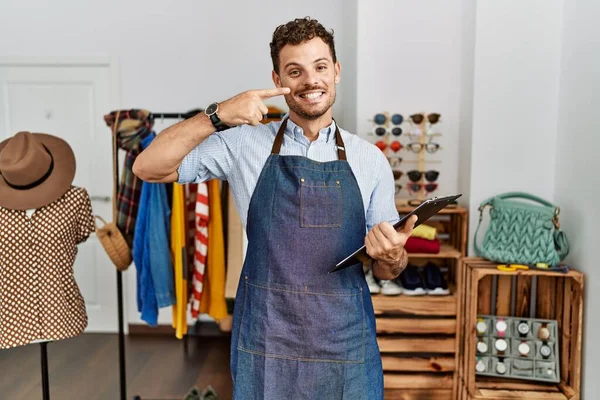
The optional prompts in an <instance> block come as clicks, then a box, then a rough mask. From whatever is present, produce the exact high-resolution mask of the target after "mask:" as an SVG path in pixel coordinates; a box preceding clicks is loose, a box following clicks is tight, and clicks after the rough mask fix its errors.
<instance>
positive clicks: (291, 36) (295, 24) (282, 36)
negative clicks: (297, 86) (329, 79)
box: [269, 17, 337, 74]
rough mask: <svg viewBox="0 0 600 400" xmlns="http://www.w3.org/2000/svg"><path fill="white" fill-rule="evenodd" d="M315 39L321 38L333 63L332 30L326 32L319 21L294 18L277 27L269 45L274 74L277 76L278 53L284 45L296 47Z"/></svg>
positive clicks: (334, 56)
mask: <svg viewBox="0 0 600 400" xmlns="http://www.w3.org/2000/svg"><path fill="white" fill-rule="evenodd" d="M315 37H319V38H321V39H322V40H323V41H324V42H325V43H326V44H327V45H328V46H329V50H330V52H331V57H332V59H333V62H334V63H335V62H336V61H337V57H336V55H335V44H334V40H333V29H331V30H329V31H328V30H327V29H325V27H324V26H323V25H321V24H320V23H319V21H317V20H316V19H312V18H310V17H305V18H296V19H294V20H293V21H290V22H288V23H286V24H284V25H279V26H278V27H277V28H276V29H275V32H273V41H272V42H271V43H270V45H269V46H270V47H271V60H272V61H273V70H274V71H275V73H277V74H279V53H280V52H281V49H282V48H283V47H284V46H285V45H286V44H291V45H297V44H300V43H302V42H305V41H308V40H311V39H313V38H315Z"/></svg>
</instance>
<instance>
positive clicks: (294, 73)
mask: <svg viewBox="0 0 600 400" xmlns="http://www.w3.org/2000/svg"><path fill="white" fill-rule="evenodd" d="M299 73H300V71H298V70H293V71H290V75H298V74H299Z"/></svg>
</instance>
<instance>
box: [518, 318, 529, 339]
mask: <svg viewBox="0 0 600 400" xmlns="http://www.w3.org/2000/svg"><path fill="white" fill-rule="evenodd" d="M529 330H530V329H529V324H528V323H527V321H520V322H519V324H518V325H517V331H518V332H519V336H520V337H522V338H524V337H527V334H528V333H529Z"/></svg>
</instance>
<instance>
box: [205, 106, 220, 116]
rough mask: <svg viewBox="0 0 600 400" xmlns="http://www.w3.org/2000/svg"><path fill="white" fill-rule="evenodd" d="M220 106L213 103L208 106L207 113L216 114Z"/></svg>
mask: <svg viewBox="0 0 600 400" xmlns="http://www.w3.org/2000/svg"><path fill="white" fill-rule="evenodd" d="M218 107H219V106H218V104H217V103H212V104H211V105H210V106H208V107H206V115H211V114H214V113H215V112H216V111H217V108H218Z"/></svg>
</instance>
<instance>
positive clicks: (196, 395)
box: [183, 387, 202, 400]
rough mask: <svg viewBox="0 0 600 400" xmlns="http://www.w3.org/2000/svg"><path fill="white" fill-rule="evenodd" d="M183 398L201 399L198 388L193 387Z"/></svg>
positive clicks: (186, 399)
mask: <svg viewBox="0 0 600 400" xmlns="http://www.w3.org/2000/svg"><path fill="white" fill-rule="evenodd" d="M183 400H202V397H200V391H199V390H198V388H197V387H193V388H191V389H190V391H189V392H187V394H186V395H185V397H184V398H183Z"/></svg>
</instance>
